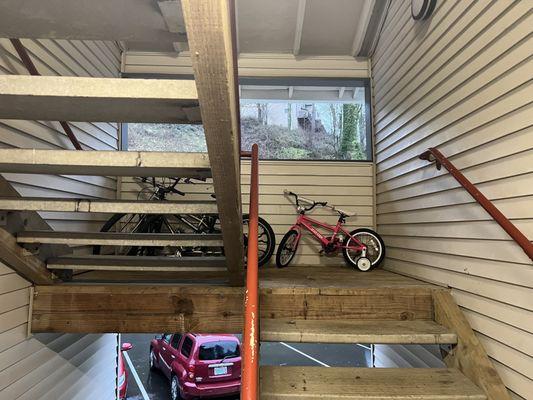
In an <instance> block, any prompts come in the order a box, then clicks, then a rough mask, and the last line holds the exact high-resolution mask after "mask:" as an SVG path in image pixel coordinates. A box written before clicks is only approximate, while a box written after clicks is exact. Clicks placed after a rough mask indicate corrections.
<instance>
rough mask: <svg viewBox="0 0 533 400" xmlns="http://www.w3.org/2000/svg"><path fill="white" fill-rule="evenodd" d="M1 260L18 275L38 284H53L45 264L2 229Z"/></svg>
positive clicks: (0, 231) (0, 236)
mask: <svg viewBox="0 0 533 400" xmlns="http://www.w3.org/2000/svg"><path fill="white" fill-rule="evenodd" d="M0 260H1V261H2V262H3V263H4V264H6V265H7V266H9V267H10V268H12V269H13V270H14V271H15V272H16V273H18V274H19V275H21V276H22V277H24V278H26V279H28V280H29V281H30V282H33V283H36V284H40V285H43V284H50V283H53V279H52V274H51V273H50V272H49V271H48V270H47V269H46V266H45V264H44V263H43V262H42V261H41V260H39V259H38V258H37V257H35V256H34V255H33V254H31V253H30V252H28V251H27V250H25V249H23V248H22V247H20V246H19V245H18V244H17V240H16V239H15V238H14V237H13V236H12V235H11V234H10V233H9V232H7V231H6V230H4V229H2V228H0Z"/></svg>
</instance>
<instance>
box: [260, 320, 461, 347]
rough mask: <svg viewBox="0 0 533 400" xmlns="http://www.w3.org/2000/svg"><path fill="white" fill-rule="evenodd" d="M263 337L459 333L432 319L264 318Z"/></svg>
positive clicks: (442, 338) (415, 340)
mask: <svg viewBox="0 0 533 400" xmlns="http://www.w3.org/2000/svg"><path fill="white" fill-rule="evenodd" d="M260 332H261V340H264V341H286V342H301V343H368V344H393V343H399V344H455V343H457V335H456V334H455V333H453V332H451V331H450V330H449V329H447V328H445V327H443V326H441V325H439V324H437V323H435V322H434V321H430V320H413V321H394V320H339V319H337V320H301V319H300V320H299V319H262V320H261V329H260Z"/></svg>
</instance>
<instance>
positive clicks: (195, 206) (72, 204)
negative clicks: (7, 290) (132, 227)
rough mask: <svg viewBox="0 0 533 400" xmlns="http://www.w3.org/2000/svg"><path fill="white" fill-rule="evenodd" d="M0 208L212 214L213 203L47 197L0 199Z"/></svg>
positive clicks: (8, 209)
mask: <svg viewBox="0 0 533 400" xmlns="http://www.w3.org/2000/svg"><path fill="white" fill-rule="evenodd" d="M0 210H6V211H58V212H93V213H126V214H129V213H132V214H216V213H217V206H216V202H214V201H211V200H205V201H199V200H197V201H170V200H168V201H149V200H142V201H141V200H93V199H54V198H48V197H23V198H11V197H2V198H0Z"/></svg>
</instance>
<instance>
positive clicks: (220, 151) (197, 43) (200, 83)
mask: <svg viewBox="0 0 533 400" xmlns="http://www.w3.org/2000/svg"><path fill="white" fill-rule="evenodd" d="M181 8H182V11H183V18H184V21H185V27H186V31H187V39H188V43H189V49H190V52H191V54H192V55H193V56H192V57H191V61H192V67H193V71H194V79H195V82H196V87H197V90H198V100H199V103H200V106H201V113H202V124H203V127H204V132H205V138H206V143H207V151H208V153H209V160H210V162H211V169H212V175H213V186H214V188H215V194H216V196H217V204H218V211H219V217H220V226H221V228H222V232H223V239H224V252H225V255H226V258H227V261H228V264H227V266H228V271H229V274H230V282H231V283H232V284H233V285H239V286H242V285H243V284H244V261H243V260H244V252H243V249H244V246H243V235H242V221H241V195H240V192H241V182H240V151H241V149H240V148H239V146H240V140H239V137H240V121H239V94H238V90H237V88H238V84H237V57H236V48H235V47H236V46H235V43H234V39H235V38H234V37H233V32H232V24H234V23H235V21H234V20H233V18H232V17H233V16H232V15H231V12H230V7H229V2H227V1H218V0H182V2H181Z"/></svg>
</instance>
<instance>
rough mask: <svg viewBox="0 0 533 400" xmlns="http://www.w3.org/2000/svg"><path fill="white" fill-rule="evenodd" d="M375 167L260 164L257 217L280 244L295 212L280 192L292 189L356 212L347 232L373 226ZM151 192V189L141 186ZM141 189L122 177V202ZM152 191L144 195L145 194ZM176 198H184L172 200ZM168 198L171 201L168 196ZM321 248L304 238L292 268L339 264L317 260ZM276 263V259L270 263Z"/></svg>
mask: <svg viewBox="0 0 533 400" xmlns="http://www.w3.org/2000/svg"><path fill="white" fill-rule="evenodd" d="M241 173H242V175H241V179H242V200H243V212H245V213H246V212H247V211H248V202H249V193H250V188H249V181H250V175H249V173H250V162H249V161H243V162H242V171H241ZM372 175H373V166H372V163H368V162H344V161H342V162H341V161H339V162H329V161H265V160H263V161H260V164H259V196H260V197H259V213H260V216H261V217H262V218H264V219H265V220H267V221H268V222H269V223H270V225H271V226H272V229H273V230H274V233H275V234H276V241H277V243H279V242H280V241H281V238H282V237H283V235H284V234H285V233H286V232H287V231H288V230H289V229H290V227H291V226H292V225H293V224H294V223H295V222H296V217H297V211H296V208H295V206H294V205H293V203H292V198H289V197H285V196H284V194H283V190H284V189H287V190H291V191H293V192H296V193H298V194H300V195H303V196H305V197H308V198H310V199H312V200H316V201H327V202H328V203H329V204H331V205H336V206H339V207H341V208H343V209H345V210H348V211H352V212H355V213H356V214H357V215H356V216H354V217H351V218H349V219H348V221H347V222H348V223H347V225H346V227H347V229H349V230H352V229H356V228H359V227H370V228H373V227H374V223H375V221H374V206H373V202H374V201H373V192H374V190H373V178H372ZM142 187H149V185H146V184H144V185H142ZM140 188H141V185H140V184H139V183H138V181H135V180H134V179H133V178H131V177H126V178H124V179H123V181H122V185H121V198H122V199H125V200H130V199H136V198H138V196H139V191H140ZM177 188H178V189H179V190H181V191H182V192H184V193H186V197H185V198H187V199H191V200H206V199H209V198H210V197H209V196H210V194H211V193H213V190H212V186H211V185H210V184H209V181H208V182H207V183H198V184H194V185H191V184H182V185H178V186H177ZM149 193H150V192H148V194H149ZM171 198H172V199H180V198H182V197H180V196H176V197H171ZM169 199H170V197H169ZM309 216H311V218H315V219H317V220H320V221H324V222H327V223H329V224H333V225H334V224H335V223H336V222H337V219H338V214H336V213H335V212H333V211H332V210H330V209H320V208H317V209H316V210H315V211H313V212H312V213H311V214H309ZM319 250H320V246H319V245H317V242H316V241H314V239H313V238H312V237H309V235H306V236H304V238H303V239H302V245H301V246H300V248H299V249H298V253H297V255H296V257H295V258H294V261H293V263H294V264H298V265H319V264H327V265H339V263H341V264H342V263H343V259H342V256H340V255H338V256H333V257H332V256H325V255H319V254H318V251H319ZM274 263H275V257H273V258H272V261H271V264H274Z"/></svg>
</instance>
